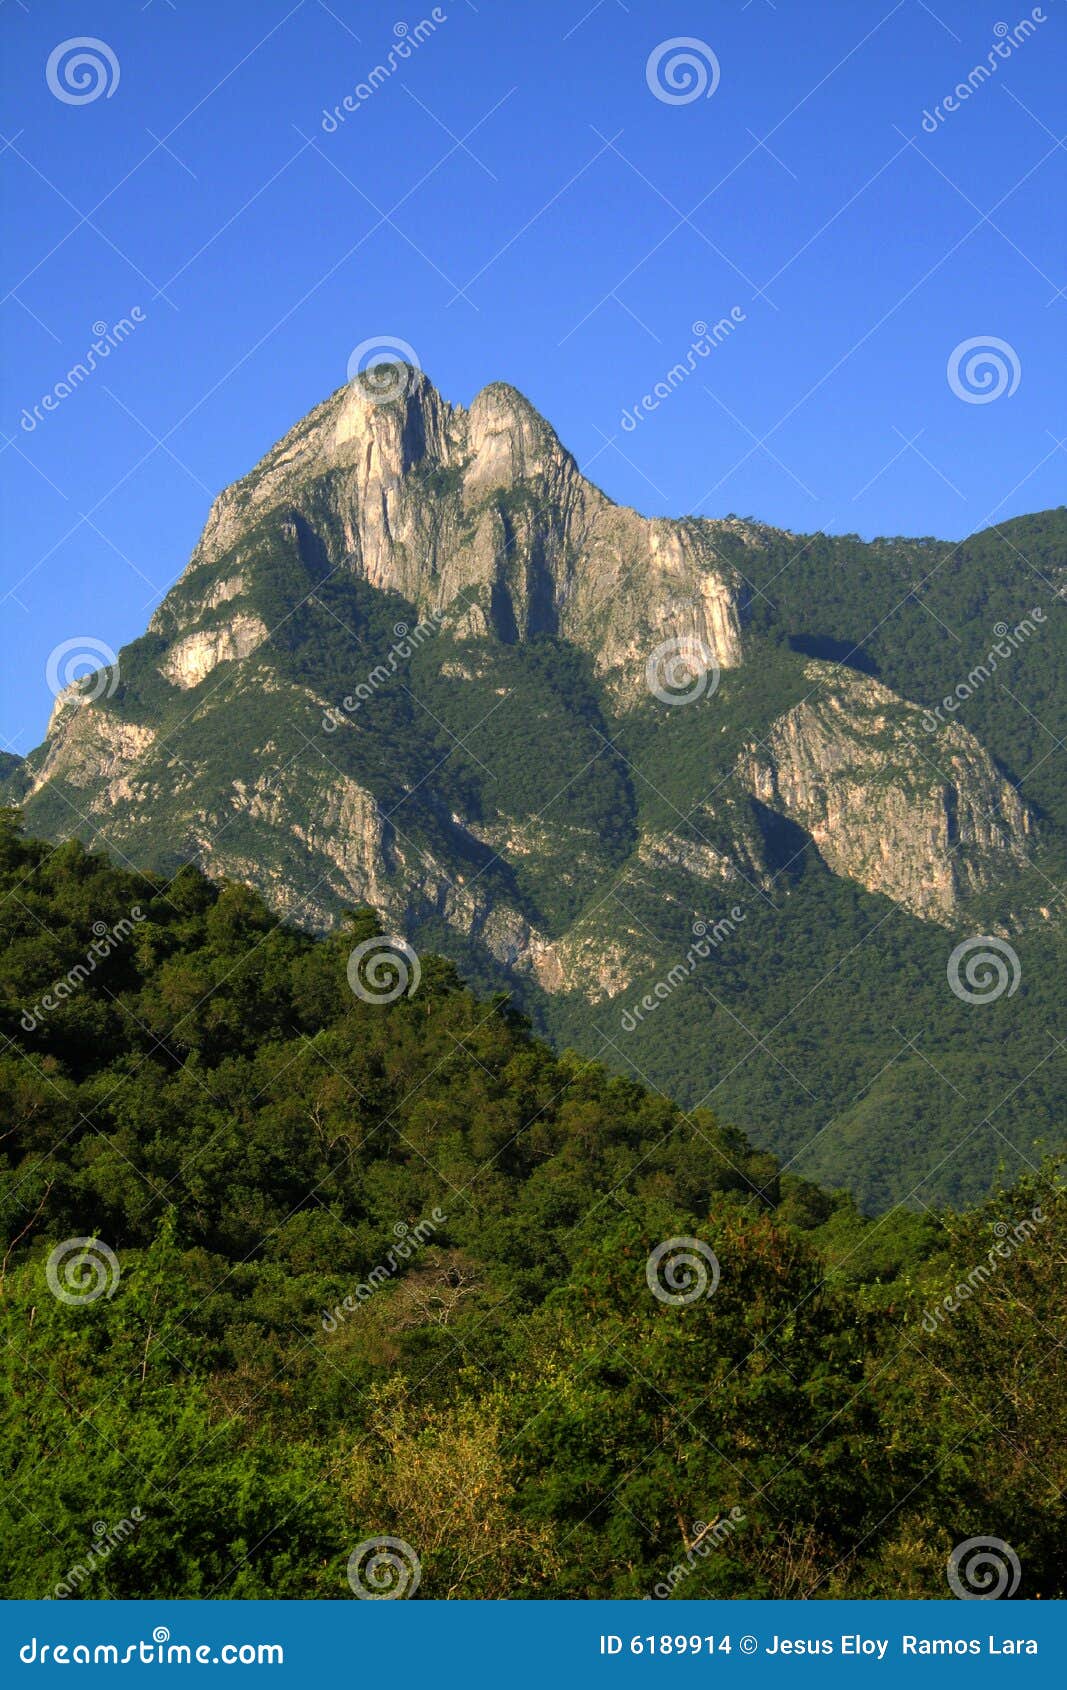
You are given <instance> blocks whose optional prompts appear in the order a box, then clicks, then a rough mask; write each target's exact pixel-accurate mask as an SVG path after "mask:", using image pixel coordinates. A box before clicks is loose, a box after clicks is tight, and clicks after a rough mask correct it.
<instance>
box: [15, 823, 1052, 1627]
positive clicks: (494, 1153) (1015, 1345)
mask: <svg viewBox="0 0 1067 1690" xmlns="http://www.w3.org/2000/svg"><path fill="white" fill-rule="evenodd" d="M123 923H125V926H123V925H122V924H123ZM101 926H104V927H105V928H106V929H107V931H108V933H109V934H110V935H111V938H110V939H109V940H108V942H107V943H106V944H105V945H101V941H100V937H99V932H100V927H101ZM368 944H370V945H371V946H377V944H378V941H376V939H375V934H374V924H373V921H372V920H371V919H370V918H369V915H368V912H365V911H364V912H361V913H360V914H358V915H357V916H356V917H355V918H354V919H353V921H352V922H351V923H350V924H348V925H347V926H346V927H345V928H342V929H341V930H340V931H339V932H337V933H335V934H332V935H330V936H329V937H328V938H326V939H325V940H323V941H321V942H313V941H312V940H311V939H310V938H309V937H308V936H307V935H306V934H305V933H302V932H299V931H297V930H295V929H293V928H292V927H288V926H286V925H285V924H279V923H277V922H276V921H275V919H274V917H273V915H272V914H271V912H270V911H269V910H268V909H267V908H266V907H265V905H264V904H263V903H262V901H261V900H260V899H259V898H258V897H257V896H256V895H255V894H254V893H252V892H250V891H249V890H248V889H247V888H246V887H241V886H235V885H226V884H224V885H221V886H220V885H217V884H214V883H212V882H208V881H205V880H204V879H203V878H202V877H201V876H200V875H199V874H198V873H197V872H196V871H195V870H192V869H186V870H184V871H183V872H182V873H181V874H179V875H178V876H176V877H175V878H174V879H173V880H170V881H166V880H155V879H150V878H147V877H144V876H140V875H136V874H133V873H131V872H129V871H128V870H125V869H121V868H117V867H115V866H114V865H113V864H111V863H109V862H108V861H107V860H106V859H105V858H104V857H103V856H102V855H101V856H90V855H88V854H87V853H85V852H84V851H83V850H82V849H81V847H80V846H78V845H77V844H76V843H73V842H72V843H69V844H67V845H64V846H62V847H60V848H58V849H55V850H51V849H49V848H47V847H46V846H44V845H42V844H41V843H40V842H39V841H35V840H27V839H25V838H22V837H20V836H19V835H18V832H17V830H16V828H15V827H14V826H13V825H12V818H11V817H10V816H7V815H0V1033H2V1035H3V1038H2V1042H0V1099H2V1107H3V1120H4V1134H3V1140H2V1143H0V1230H2V1231H3V1235H4V1236H3V1249H2V1252H0V1254H2V1268H0V1281H2V1283H3V1287H4V1296H3V1298H2V1299H0V1332H2V1342H3V1345H4V1357H5V1366H4V1368H3V1372H2V1376H0V1459H2V1465H3V1471H4V1479H5V1482H4V1485H3V1486H2V1487H0V1595H2V1596H3V1597H5V1598H10V1597H24V1598H36V1599H38V1600H40V1599H42V1598H45V1599H48V1598H51V1597H55V1598H59V1599H61V1600H62V1599H66V1598H68V1597H71V1596H78V1597H81V1598H104V1597H123V1598H133V1599H142V1600H147V1599H150V1598H158V1597H160V1596H166V1597H167V1598H175V1597H200V1598H205V1597H214V1596H220V1597H221V1596H225V1597H230V1598H266V1597H272V1598H288V1599H298V1598H305V1597H310V1596H315V1597H328V1598H334V1599H344V1600H348V1599H350V1598H351V1594H352V1592H353V1589H354V1588H355V1586H354V1585H353V1584H352V1583H351V1582H350V1580H351V1577H352V1573H351V1568H352V1564H353V1560H355V1561H356V1563H357V1567H356V1570H357V1572H358V1552H357V1546H359V1548H361V1549H362V1550H364V1551H366V1550H367V1548H368V1540H369V1539H373V1538H375V1537H377V1536H378V1535H379V1534H384V1535H387V1536H388V1537H389V1539H390V1540H392V1541H394V1545H395V1540H397V1539H399V1540H401V1542H400V1544H399V1545H395V1546H396V1547H399V1548H400V1549H401V1550H402V1551H403V1553H404V1555H405V1556H407V1557H410V1558H411V1559H412V1560H413V1562H414V1564H417V1565H419V1566H420V1567H421V1576H422V1583H421V1586H420V1589H419V1595H420V1596H426V1597H446V1596H447V1597H451V1598H476V1597H518V1596H537V1597H557V1598H586V1597H588V1598H596V1597H601V1598H603V1597H610V1596H615V1597H629V1598H635V1599H636V1598H641V1597H646V1598H647V1597H650V1596H655V1597H656V1598H662V1597H664V1596H669V1595H672V1594H676V1595H678V1596H682V1597H711V1596H731V1597H769V1596H777V1597H788V1596H793V1597H808V1596H812V1597H824V1596H835V1595H850V1596H857V1597H860V1596H862V1597H885V1596H895V1597H899V1596H901V1595H907V1596H915V1597H920V1596H921V1597H938V1596H943V1595H944V1594H945V1591H946V1588H947V1586H946V1577H945V1566H946V1561H947V1558H948V1555H949V1553H950V1551H951V1550H952V1548H953V1547H954V1546H955V1545H956V1544H959V1543H961V1542H962V1541H963V1540H964V1539H965V1538H967V1537H969V1536H971V1535H972V1534H976V1533H979V1532H983V1531H984V1532H988V1531H989V1530H995V1531H996V1532H997V1533H998V1534H999V1535H1001V1536H1002V1541H1003V1542H1004V1543H1005V1544H1006V1545H1010V1551H1009V1553H1010V1556H1011V1557H1012V1558H1015V1557H1017V1558H1018V1561H1019V1563H1021V1577H1022V1580H1023V1581H1024V1582H1023V1583H1022V1586H1021V1589H1020V1594H1021V1595H1025V1596H1029V1597H1034V1596H1042V1597H1056V1596H1062V1594H1063V1592H1064V1570H1063V1557H1062V1552H1061V1550H1062V1537H1063V1526H1064V1514H1065V1511H1067V1510H1065V1503H1064V1492H1063V1489H1062V1485H1061V1480H1062V1478H1063V1467H1064V1452H1065V1449H1067V1441H1065V1438H1064V1394H1063V1390H1062V1381H1061V1379H1060V1378H1059V1376H1058V1374H1057V1370H1056V1368H1055V1366H1054V1365H1050V1357H1051V1356H1052V1355H1053V1353H1054V1351H1055V1349H1056V1347H1057V1345H1058V1344H1059V1343H1061V1342H1062V1330H1063V1324H1064V1309H1063V1297H1062V1254H1063V1224H1064V1204H1063V1188H1062V1182H1061V1180H1060V1179H1059V1178H1058V1176H1057V1170H1056V1169H1055V1168H1054V1167H1053V1166H1051V1165H1050V1166H1049V1167H1048V1168H1045V1169H1042V1170H1040V1171H1039V1172H1038V1173H1037V1174H1036V1175H1032V1174H1027V1176H1026V1177H1025V1178H1024V1179H1023V1180H1022V1181H1020V1182H1019V1183H1018V1184H1016V1185H1015V1186H1014V1187H1012V1188H1010V1189H1005V1190H1000V1191H998V1192H997V1193H996V1194H995V1196H994V1197H993V1198H991V1199H990V1200H989V1201H988V1202H987V1203H986V1204H985V1205H984V1206H983V1207H982V1208H981V1209H979V1210H978V1211H976V1212H973V1213H969V1214H964V1215H957V1214H952V1213H947V1214H945V1215H942V1216H935V1215H928V1214H921V1215H916V1214H909V1213H906V1212H904V1211H900V1212H898V1213H896V1214H894V1215H893V1216H890V1217H887V1218H886V1219H884V1220H883V1221H880V1222H878V1223H873V1222H867V1221H864V1219H863V1218H862V1217H861V1216H860V1215H858V1214H857V1213H856V1211H855V1209H854V1207H853V1206H852V1205H851V1203H850V1202H849V1201H848V1200H847V1199H845V1198H842V1197H840V1196H838V1197H836V1198H835V1197H831V1196H830V1195H829V1194H827V1193H826V1192H823V1191H820V1190H818V1189H816V1188H814V1187H812V1186H810V1185H805V1184H804V1183H803V1182H802V1181H800V1180H798V1179H796V1178H795V1177H791V1176H790V1175H789V1174H784V1173H782V1171H781V1170H780V1169H779V1168H778V1166H777V1165H776V1164H775V1162H774V1159H773V1158H772V1157H769V1156H768V1155H766V1154H763V1153H757V1152H755V1151H754V1150H753V1149H752V1148H751V1146H750V1145H749V1144H748V1143H747V1142H746V1141H745V1139H744V1137H743V1136H742V1135H741V1134H740V1133H737V1132H734V1131H730V1130H728V1129H726V1128H724V1127H723V1126H722V1125H721V1124H720V1123H719V1122H718V1121H717V1120H716V1117H715V1115H714V1114H713V1113H712V1112H711V1111H710V1110H706V1109H705V1110H700V1111H697V1112H695V1113H691V1114H688V1115H687V1114H685V1113H683V1111H681V1110H680V1109H679V1108H678V1107H677V1106H676V1105H675V1104H673V1103H672V1102H671V1101H670V1100H668V1099H666V1098H663V1097H660V1096H656V1095H654V1094H653V1093H651V1092H649V1091H648V1090H646V1089H645V1088H643V1087H641V1086H640V1085H637V1084H634V1083H633V1082H632V1081H630V1080H627V1079H623V1078H620V1077H618V1076H614V1075H611V1074H609V1073H607V1072H605V1070H604V1069H603V1068H602V1067H600V1066H599V1065H598V1064H596V1063H593V1062H588V1061H585V1060H583V1059H579V1058H577V1057H575V1056H574V1055H573V1054H571V1055H564V1056H557V1055H555V1054H554V1053H553V1052H552V1051H551V1050H550V1049H549V1048H548V1047H547V1046H546V1045H545V1044H544V1043H542V1042H540V1041H538V1040H535V1039H533V1038H531V1037H530V1035H529V1032H528V1030H527V1029H526V1027H525V1026H524V1025H523V1023H522V1021H521V1019H520V1018H519V1017H518V1016H516V1015H515V1014H514V1013H513V1011H512V1010H511V1009H510V1008H509V1007H508V1006H507V1005H505V1004H504V1003H502V1002H501V1001H499V1000H497V1001H495V1002H488V1003H487V1002H485V1001H484V1000H479V999H478V997H477V996H475V995H474V994H473V993H472V992H470V991H469V990H468V989H466V988H465V987H464V986H463V984H462V982H461V981H460V979H459V978H458V977H457V975H456V972H455V970H454V969H453V968H452V967H451V966H450V964H449V963H448V962H447V961H445V960H444V959H442V958H441V957H435V956H431V955H429V954H427V955H424V957H423V959H422V969H421V977H420V978H419V979H418V980H414V979H412V978H411V977H409V979H408V983H407V989H406V990H403V991H400V990H393V989H391V988H390V989H388V990H382V989H380V990H379V993H378V996H377V997H374V996H373V995H372V994H371V993H369V992H368V991H367V990H362V991H358V990H356V985H355V983H354V982H353V970H352V952H353V950H361V949H362V948H363V947H366V946H367V945H368ZM102 953H103V954H102ZM379 954H380V953H379ZM89 964H91V966H88V965H89ZM355 982H356V983H359V984H362V985H364V987H365V986H366V984H367V982H366V979H365V977H364V976H362V975H359V974H358V973H357V974H356V976H355ZM379 985H380V987H384V985H385V982H384V981H380V982H379ZM964 1276H966V1283H965V1284H964V1285H963V1287H962V1288H961V1284H960V1282H961V1279H963V1278H964ZM950 1308H951V1309H952V1310H953V1311H954V1312H952V1313H951V1314H949V1313H948V1312H947V1311H948V1310H949V1309H950ZM1006 1381H1007V1382H1008V1384H1009V1386H1010V1388H1008V1389H1006V1388H1005V1383H1006ZM718 1517H722V1518H723V1519H726V1520H728V1521H729V1522H730V1529H729V1531H728V1532H726V1531H724V1532H723V1533H721V1534H718V1535H717V1536H716V1538H715V1540H714V1551H713V1553H709V1554H708V1555H707V1556H695V1555H693V1556H689V1555H687V1550H688V1548H689V1545H690V1543H691V1542H692V1541H693V1538H694V1536H696V1535H698V1534H699V1530H700V1528H699V1527H697V1526H696V1525H695V1524H694V1522H696V1521H698V1520H703V1521H708V1522H710V1521H712V1520H715V1519H716V1518H718ZM43 1520H47V1521H48V1529H47V1531H43V1530H42V1529H41V1522H42V1521H43ZM94 1522H99V1524H96V1525H94ZM472 1545H475V1546H481V1547H478V1548H477V1549H476V1550H475V1551H473V1552H472ZM679 1563H681V1564H682V1565H683V1567H685V1568H686V1572H687V1576H686V1578H685V1582H684V1583H683V1584H681V1585H679V1587H678V1589H677V1591H675V1589H674V1585H675V1575H674V1574H673V1573H672V1571H671V1569H672V1567H676V1566H678V1564H679ZM346 1568H347V1569H350V1571H349V1576H348V1577H347V1578H346ZM381 1588H382V1586H380V1585H375V1589H377V1590H381Z"/></svg>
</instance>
